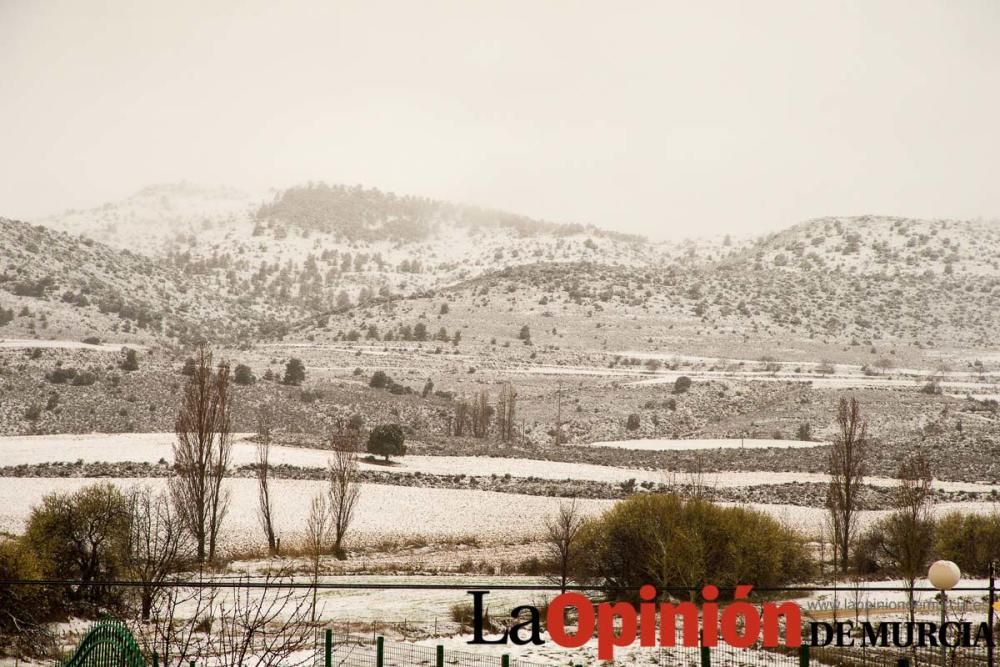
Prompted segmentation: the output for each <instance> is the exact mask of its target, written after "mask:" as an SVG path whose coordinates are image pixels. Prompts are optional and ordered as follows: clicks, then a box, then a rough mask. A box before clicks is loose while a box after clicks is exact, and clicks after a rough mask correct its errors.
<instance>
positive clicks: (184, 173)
mask: <svg viewBox="0 0 1000 667" xmlns="http://www.w3.org/2000/svg"><path fill="white" fill-rule="evenodd" d="M998 119H1000V2H997V1H996V0H941V1H940V2H919V1H915V0H902V1H899V2H894V1H888V0H864V1H859V2H844V1H833V0H829V1H824V2H818V1H815V2H808V1H806V0H789V1H787V2H778V1H768V0H754V1H747V2H721V1H720V2H690V1H688V0H683V1H678V2H618V1H616V2H610V1H609V2H604V3H597V2H581V1H574V2H556V1H545V0H531V1H527V2H520V1H512V0H502V1H501V0H490V1H485V0H456V1H454V2H437V1H428V0H412V1H406V2H404V1H402V0H399V1H397V2H376V1H372V0H364V1H361V2H353V1H352V2H342V1H337V0H325V1H323V2H316V3H304V2H294V1H287V0H283V1H281V2H277V1H274V2H261V3H256V2H247V1H245V0H240V1H235V0H234V1H232V2H221V1H209V2H204V1H201V0H199V1H196V2H187V1H181V2H179V1H176V0H173V1H171V2H161V1H155V2H153V1H150V2H136V1H134V0H129V1H123V2H101V1H100V0H87V1H86V2H82V1H80V0H69V1H66V2H60V1H54V0H45V1H38V0H0V150H2V159H0V216H5V217H18V218H31V217H35V216H38V215H41V214H45V213H51V212H57V211H61V210H63V209H65V208H67V207H89V206H94V205H97V204H100V203H102V202H104V201H108V200H114V199H119V198H122V197H125V196H127V195H129V194H131V193H132V192H133V191H135V190H137V189H138V188H140V187H142V186H144V185H147V184H150V183H157V182H164V181H177V180H189V181H193V182H199V183H206V184H227V185H235V186H238V187H251V188H259V187H267V186H288V185H293V184H296V183H299V182H303V181H307V180H324V181H327V182H331V183H334V182H344V183H350V184H353V183H363V184H366V185H372V186H377V187H379V188H382V189H384V190H393V191H396V192H399V193H411V194H420V195H428V196H432V197H436V198H442V199H451V200H459V201H467V202H472V203H477V204H484V205H489V206H495V207H499V208H504V209H507V210H511V211H515V212H519V213H525V214H528V215H533V216H538V217H544V218H547V219H552V220H559V221H579V222H592V223H595V224H599V225H601V226H605V227H609V228H615V229H621V230H624V231H636V232H642V233H647V234H650V235H652V236H654V237H663V236H675V235H683V236H688V235H695V234H701V233H720V232H736V233H740V232H745V231H753V230H758V229H773V228H776V227H782V226H787V225H789V224H792V223H794V222H796V221H798V220H801V219H804V218H809V217H815V216H822V215H853V214H862V213H878V214H895V215H908V216H917V217H976V216H984V217H995V216H1000V177H998V175H1000V120H998Z"/></svg>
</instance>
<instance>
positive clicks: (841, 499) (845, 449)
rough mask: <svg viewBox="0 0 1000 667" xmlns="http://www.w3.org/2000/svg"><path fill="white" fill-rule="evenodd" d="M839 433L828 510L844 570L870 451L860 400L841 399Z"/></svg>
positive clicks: (832, 455) (833, 449)
mask: <svg viewBox="0 0 1000 667" xmlns="http://www.w3.org/2000/svg"><path fill="white" fill-rule="evenodd" d="M837 425H838V426H839V429H840V431H839V433H838V434H837V436H836V437H835V438H834V440H833V444H832V445H831V447H830V487H829V491H828V493H827V509H828V511H829V512H830V514H831V517H832V519H833V520H832V524H833V526H834V529H835V530H836V533H837V537H836V541H837V551H838V556H839V557H840V567H841V571H843V572H846V571H847V567H848V564H849V563H850V548H851V540H852V539H853V537H854V534H855V530H856V527H857V512H858V509H859V501H860V493H861V487H862V483H863V482H864V476H865V462H866V459H867V452H868V444H869V442H868V422H867V421H866V420H865V419H864V418H863V417H862V415H861V406H860V405H859V404H858V401H857V399H855V398H853V397H852V398H851V399H850V400H848V399H846V398H842V399H840V403H839V404H838V406H837Z"/></svg>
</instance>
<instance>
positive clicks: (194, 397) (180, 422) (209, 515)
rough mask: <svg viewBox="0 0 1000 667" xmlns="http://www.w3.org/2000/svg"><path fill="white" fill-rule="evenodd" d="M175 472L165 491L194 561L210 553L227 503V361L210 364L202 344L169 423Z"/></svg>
mask: <svg viewBox="0 0 1000 667" xmlns="http://www.w3.org/2000/svg"><path fill="white" fill-rule="evenodd" d="M174 432H175V433H176V434H177V442H176V443H175V444H174V471H175V472H176V475H175V476H174V477H172V478H171V480H170V492H171V496H172V498H173V502H174V507H175V508H176V509H177V512H178V514H179V515H180V517H181V519H182V520H183V521H184V523H185V525H186V526H187V528H188V530H189V531H190V532H191V535H192V537H193V538H194V541H195V545H196V557H197V559H198V562H199V563H204V562H205V561H206V560H213V559H214V558H215V551H216V547H217V545H218V537H219V527H220V526H221V524H222V520H223V518H224V517H225V515H226V510H227V508H228V504H229V498H228V494H227V493H226V492H225V491H224V490H223V488H222V481H223V480H224V479H225V477H226V474H227V472H228V467H229V456H230V450H231V447H232V433H231V424H230V404H229V366H228V365H226V364H224V363H222V364H219V366H218V368H217V369H214V370H213V368H212V355H211V353H209V352H206V351H205V349H204V348H203V349H201V350H200V351H199V353H198V358H197V360H196V362H195V370H194V374H193V375H192V376H191V378H190V380H189V381H188V384H187V386H186V387H185V388H184V394H183V396H182V398H181V407H180V410H179V411H178V413H177V420H176V422H175V424H174Z"/></svg>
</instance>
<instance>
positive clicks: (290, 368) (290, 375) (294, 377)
mask: <svg viewBox="0 0 1000 667" xmlns="http://www.w3.org/2000/svg"><path fill="white" fill-rule="evenodd" d="M305 379H306V367H305V365H304V364H303V363H302V360H301V359H296V358H295V357H293V358H291V359H289V360H288V363H286V364H285V377H284V378H282V380H281V381H282V383H284V384H290V385H295V386H298V385H300V384H302V383H303V382H304V381H305Z"/></svg>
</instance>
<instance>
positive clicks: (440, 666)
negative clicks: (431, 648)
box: [437, 644, 444, 667]
mask: <svg viewBox="0 0 1000 667" xmlns="http://www.w3.org/2000/svg"><path fill="white" fill-rule="evenodd" d="M437 667H444V646H442V645H441V644H438V647H437Z"/></svg>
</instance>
